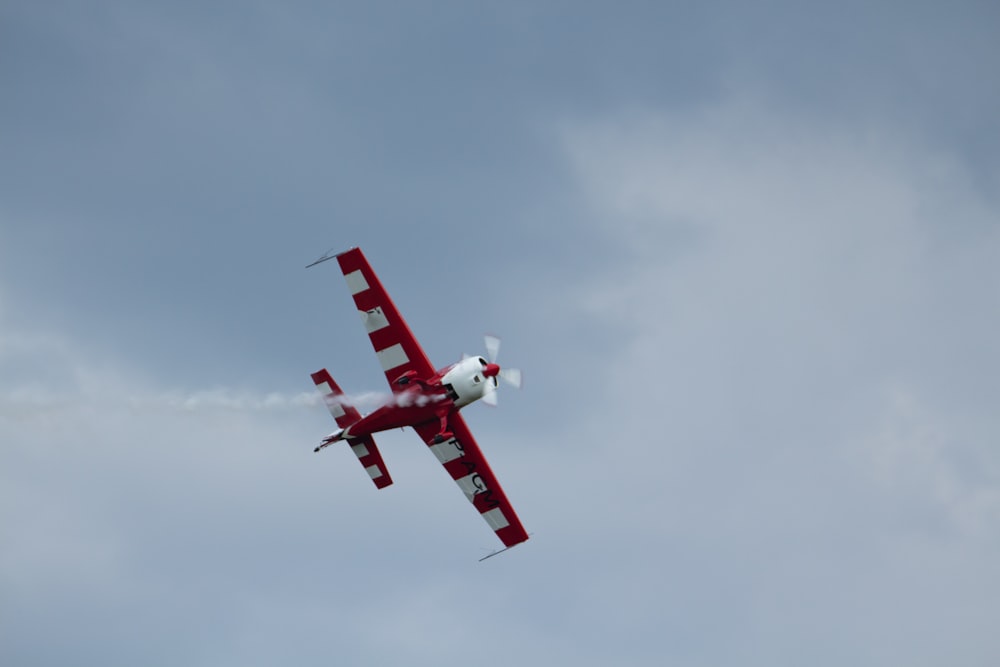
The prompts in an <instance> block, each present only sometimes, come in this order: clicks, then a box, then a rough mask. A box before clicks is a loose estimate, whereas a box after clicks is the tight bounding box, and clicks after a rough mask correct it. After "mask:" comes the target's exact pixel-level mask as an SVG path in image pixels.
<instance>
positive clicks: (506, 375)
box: [500, 368, 521, 389]
mask: <svg viewBox="0 0 1000 667" xmlns="http://www.w3.org/2000/svg"><path fill="white" fill-rule="evenodd" d="M500 377H502V378H503V380H504V382H506V383H507V384H509V385H511V386H514V387H517V388H518V389H520V388H521V369H520V368H502V369H500Z"/></svg>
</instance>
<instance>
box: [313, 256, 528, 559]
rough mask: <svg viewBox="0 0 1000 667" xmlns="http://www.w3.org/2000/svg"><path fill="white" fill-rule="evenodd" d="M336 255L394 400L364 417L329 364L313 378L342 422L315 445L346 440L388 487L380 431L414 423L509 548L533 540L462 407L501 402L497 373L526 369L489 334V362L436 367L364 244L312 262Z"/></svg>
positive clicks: (514, 374) (516, 379) (515, 376)
mask: <svg viewBox="0 0 1000 667" xmlns="http://www.w3.org/2000/svg"><path fill="white" fill-rule="evenodd" d="M334 258H336V260H337V262H338V263H339V264H340V269H341V271H342V272H343V274H344V278H345V279H346V280H347V287H348V289H349V290H350V292H351V295H352V296H353V297H354V303H355V305H356V306H357V309H358V313H359V314H360V315H361V321H362V323H363V324H364V326H365V329H366V330H367V332H368V337H369V338H370V339H371V342H372V346H374V348H375V354H376V356H377V357H378V360H379V362H380V363H381V364H382V370H383V371H384V372H385V377H386V379H387V380H388V381H389V386H390V387H391V388H392V392H393V399H392V400H391V401H390V402H388V403H387V404H385V405H383V406H382V407H379V408H378V409H376V410H375V411H374V412H371V413H370V414H367V415H365V416H363V417H362V416H361V414H360V413H359V412H358V410H357V409H356V408H355V407H353V406H352V405H350V404H349V401H348V399H347V397H346V396H345V395H344V392H343V391H342V390H341V388H340V387H339V386H337V383H336V382H334V381H333V378H332V377H331V376H330V374H329V373H328V372H327V371H326V369H322V370H319V371H317V372H315V373H313V374H312V379H313V382H315V383H316V387H317V388H318V389H319V391H320V393H322V394H323V398H324V400H325V402H326V405H327V407H328V408H329V409H330V414H332V415H333V418H334V419H335V420H336V421H337V426H338V427H339V428H338V429H337V430H336V431H334V432H333V433H331V434H330V435H328V436H327V437H326V438H324V439H323V441H322V443H321V444H320V445H319V447H317V448H316V450H315V451H317V452H318V451H320V450H321V449H323V448H324V447H327V446H328V445H331V444H333V443H335V442H340V441H345V442H346V443H347V444H348V445H350V447H351V450H352V451H353V452H354V454H355V455H356V456H357V457H358V460H360V461H361V465H363V466H364V468H365V470H366V471H367V472H368V474H369V475H370V476H371V478H372V481H373V482H375V486H376V487H378V488H380V489H383V488H385V487H387V486H389V485H390V484H392V478H391V477H390V476H389V471H388V470H387V469H386V467H385V463H384V462H383V460H382V455H381V454H380V453H379V450H378V447H377V446H376V445H375V440H374V439H373V438H372V436H373V435H374V434H375V433H378V432H379V431H387V430H389V429H394V428H401V427H404V426H412V427H413V429H414V430H415V431H416V432H417V434H418V435H419V436H420V438H421V439H422V440H423V441H424V442H425V443H426V444H427V446H428V447H429V448H430V450H431V451H432V452H433V453H434V455H435V456H436V457H437V459H438V461H440V462H441V465H443V466H444V468H445V470H447V471H448V474H450V475H451V478H452V479H453V480H455V482H456V483H457V484H458V486H459V488H460V489H462V491H463V492H464V493H465V496H466V497H467V498H468V499H469V501H470V502H472V505H473V506H474V507H475V508H476V510H478V511H479V513H480V515H481V516H482V517H483V519H485V520H486V523H487V524H489V526H490V528H492V529H493V530H494V531H495V532H496V534H497V537H499V538H500V541H501V542H503V544H504V549H501V551H504V550H505V549H509V548H510V547H512V546H514V545H515V544H520V543H521V542H524V541H525V540H527V539H528V534H527V533H526V532H525V530H524V527H523V526H522V525H521V521H520V520H519V519H518V518H517V514H515V513H514V508H513V507H511V504H510V501H508V500H507V496H506V495H505V494H504V492H503V489H502V488H500V483H499V482H498V481H497V478H496V476H495V475H494V474H493V471H492V470H490V466H489V464H488V463H487V462H486V458H485V457H484V456H483V453H482V451H481V450H480V449H479V445H477V444H476V441H475V439H474V438H473V437H472V433H471V432H469V427H468V426H467V425H466V423H465V419H463V418H462V415H461V414H459V410H461V409H462V408H463V407H465V406H466V405H469V404H470V403H472V402H474V401H477V400H479V399H482V400H483V401H484V402H485V403H489V404H491V405H496V397H497V395H496V390H497V385H498V382H497V378H501V379H504V380H506V381H508V382H509V383H510V384H512V385H515V386H520V384H521V373H520V371H518V370H516V369H507V368H505V369H501V368H500V366H498V365H497V363H496V354H497V351H498V349H499V345H500V341H499V340H498V339H496V338H492V337H489V336H487V338H486V348H487V356H488V357H489V361H487V360H486V359H484V358H483V357H466V358H464V359H462V360H461V361H459V362H458V363H455V364H451V365H450V366H446V367H444V368H442V369H440V370H435V368H434V366H433V365H432V364H431V362H430V360H429V359H428V358H427V355H426V354H425V353H424V351H423V349H421V347H420V344H419V343H418V342H417V339H416V338H415V337H414V336H413V333H411V332H410V328H409V327H408V326H407V324H406V321H405V320H403V317H402V316H401V315H400V314H399V311H398V310H396V306H395V305H394V304H393V303H392V299H390V298H389V295H388V293H387V292H386V291H385V288H384V287H382V283H381V282H380V281H379V279H378V276H376V275H375V272H374V271H373V270H372V267H371V265H370V264H369V263H368V260H367V259H365V256H364V254H362V252H361V249H360V248H352V249H351V250H348V251H347V252H343V253H340V254H338V255H330V254H329V253H328V254H326V255H324V256H323V257H321V258H320V259H318V260H316V261H315V262H313V263H312V264H310V265H309V266H315V265H316V264H319V263H320V262H325V261H327V260H329V259H334ZM307 268H308V267H307ZM495 553H499V551H498V552H495ZM492 555H494V554H490V556H492ZM488 557H489V556H487V558H488Z"/></svg>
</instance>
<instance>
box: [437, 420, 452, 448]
mask: <svg viewBox="0 0 1000 667" xmlns="http://www.w3.org/2000/svg"><path fill="white" fill-rule="evenodd" d="M438 419H440V420H441V432H440V433H438V434H437V435H435V436H434V444H435V445H440V444H441V443H442V442H445V441H447V440H451V439H452V438H453V437H455V434H454V433H452V432H451V431H449V430H448V412H441V413H439V414H438Z"/></svg>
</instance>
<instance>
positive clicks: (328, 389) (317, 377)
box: [312, 368, 392, 489]
mask: <svg viewBox="0 0 1000 667" xmlns="http://www.w3.org/2000/svg"><path fill="white" fill-rule="evenodd" d="M312 379H313V382H314V383H315V384H316V389H318V390H319V393H320V394H322V395H323V402H324V403H326V407H327V409H329V410H330V414H331V415H333V418H334V419H335V420H336V421H337V426H339V427H340V428H341V429H346V428H347V427H348V426H350V425H351V424H353V423H354V422H356V421H358V420H359V419H361V414H360V413H359V412H358V410H357V408H355V407H354V406H353V405H350V404H349V403H347V401H346V400H345V397H344V392H343V391H342V390H341V388H340V387H339V386H337V383H336V382H334V381H333V377H331V376H330V373H329V372H327V370H326V369H325V368H324V369H321V370H318V371H316V372H315V373H313V374H312ZM343 442H346V443H347V444H348V445H349V446H350V448H351V451H352V452H354V455H355V456H357V457H358V460H359V461H361V465H362V466H363V467H364V469H365V471H366V472H367V473H368V476H369V477H371V478H372V481H373V482H374V483H375V486H377V487H378V488H380V489H384V488H385V487H387V486H389V485H390V484H392V477H390V476H389V470H388V468H386V467H385V461H383V460H382V454H381V452H379V451H378V447H377V446H376V445H375V440H374V439H373V438H372V437H371V436H364V437H361V438H351V437H348V438H347V439H345V440H344V441H343ZM317 451H318V448H317Z"/></svg>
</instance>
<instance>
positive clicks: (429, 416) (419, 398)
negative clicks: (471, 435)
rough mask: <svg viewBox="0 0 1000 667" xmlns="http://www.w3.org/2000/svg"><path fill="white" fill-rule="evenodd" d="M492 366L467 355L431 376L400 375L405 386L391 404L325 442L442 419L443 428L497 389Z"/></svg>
mask: <svg viewBox="0 0 1000 667" xmlns="http://www.w3.org/2000/svg"><path fill="white" fill-rule="evenodd" d="M490 366H491V365H490V364H488V363H487V362H486V360H485V359H483V358H482V357H466V358H465V359H462V360H461V361H459V362H458V363H456V364H452V365H450V366H446V367H445V368H443V369H441V370H439V371H438V372H437V373H435V375H434V377H432V378H429V379H422V378H411V377H401V378H399V379H398V380H397V384H398V385H400V386H403V387H404V388H403V389H401V390H398V391H396V392H395V393H394V394H393V396H392V399H391V401H390V402H389V403H388V404H386V405H383V406H382V407H380V408H378V409H376V410H375V411H373V412H370V413H369V414H367V415H365V416H364V417H362V418H361V419H360V421H357V422H354V423H353V424H351V425H350V426H348V427H347V428H345V429H343V430H341V431H337V432H335V433H333V434H331V435H330V436H328V438H327V439H326V441H327V442H332V441H336V440H345V439H351V438H360V437H363V436H367V435H372V434H374V433H378V432H379V431H388V430H390V429H394V428H403V427H405V426H417V425H419V424H424V423H426V422H433V421H439V422H441V424H442V431H444V430H446V429H445V425H446V422H447V416H448V415H449V414H451V413H452V412H454V411H457V410H461V409H462V408H464V407H465V406H466V405H469V404H470V403H473V402H474V401H477V400H479V399H480V398H482V397H483V396H484V395H486V393H487V392H489V391H491V390H492V389H495V388H496V380H495V373H494V376H489V375H487V374H485V373H484V371H485V370H487V369H489V368H490Z"/></svg>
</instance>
